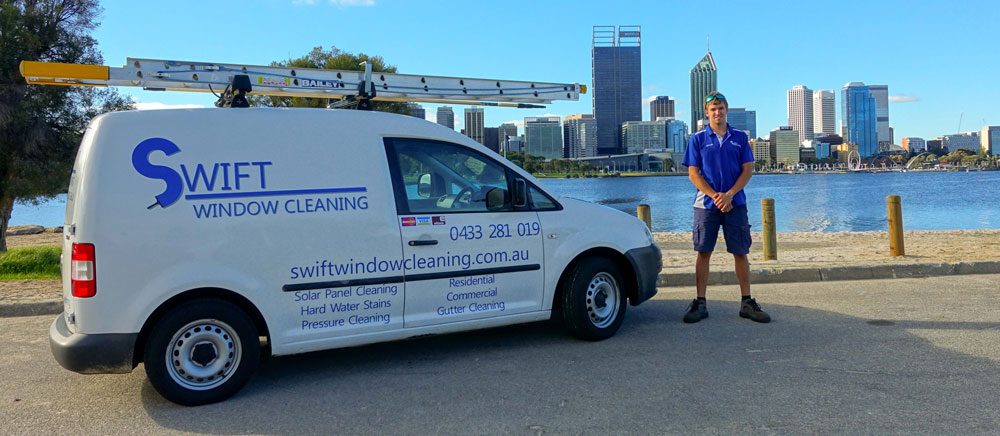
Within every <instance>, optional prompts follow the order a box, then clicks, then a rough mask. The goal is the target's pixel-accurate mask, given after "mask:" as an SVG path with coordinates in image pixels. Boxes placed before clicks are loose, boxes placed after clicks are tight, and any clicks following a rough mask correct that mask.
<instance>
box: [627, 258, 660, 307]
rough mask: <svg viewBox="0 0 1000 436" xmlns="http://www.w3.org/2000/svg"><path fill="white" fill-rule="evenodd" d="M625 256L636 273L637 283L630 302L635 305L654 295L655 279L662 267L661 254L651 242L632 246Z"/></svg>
mask: <svg viewBox="0 0 1000 436" xmlns="http://www.w3.org/2000/svg"><path fill="white" fill-rule="evenodd" d="M625 257H626V258H627V259H628V261H629V263H631V264H632V269H633V270H635V274H636V281H637V282H638V284H639V289H638V291H637V292H636V296H635V298H633V299H632V302H631V303H632V305H633V306H635V305H638V304H639V303H642V302H643V301H646V300H648V299H650V298H653V296H654V295H656V280H657V279H658V278H659V276H660V270H661V269H662V268H663V255H662V253H661V252H660V246H658V245H656V244H651V245H649V246H646V247H642V248H633V249H631V250H629V251H626V252H625Z"/></svg>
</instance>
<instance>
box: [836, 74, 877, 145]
mask: <svg viewBox="0 0 1000 436" xmlns="http://www.w3.org/2000/svg"><path fill="white" fill-rule="evenodd" d="M840 93H841V96H840V103H841V109H840V113H841V117H840V133H841V136H843V137H844V142H850V143H852V144H856V145H857V146H858V154H860V155H861V157H863V158H864V157H872V156H874V155H876V154H878V128H877V124H876V123H877V115H876V113H877V112H876V107H875V98H874V97H872V93H871V90H869V89H868V86H866V85H865V84H864V83H862V82H850V83H848V84H846V85H844V87H843V88H842V89H841V91H840Z"/></svg>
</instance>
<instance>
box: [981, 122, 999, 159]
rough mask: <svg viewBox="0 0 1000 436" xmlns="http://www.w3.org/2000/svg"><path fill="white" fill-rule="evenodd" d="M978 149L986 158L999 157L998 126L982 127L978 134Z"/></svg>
mask: <svg viewBox="0 0 1000 436" xmlns="http://www.w3.org/2000/svg"><path fill="white" fill-rule="evenodd" d="M979 148H980V150H982V151H983V153H986V155H987V156H1000V126H983V131H982V132H980V134H979Z"/></svg>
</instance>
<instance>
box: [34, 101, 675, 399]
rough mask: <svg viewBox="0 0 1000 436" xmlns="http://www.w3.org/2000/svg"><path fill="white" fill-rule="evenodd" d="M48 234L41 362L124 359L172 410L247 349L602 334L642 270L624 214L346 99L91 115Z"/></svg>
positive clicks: (632, 294)
mask: <svg viewBox="0 0 1000 436" xmlns="http://www.w3.org/2000/svg"><path fill="white" fill-rule="evenodd" d="M64 236H65V238H64V241H63V253H64V256H63V261H62V262H63V263H62V271H63V291H64V299H65V308H64V310H65V311H64V313H63V314H62V315H60V316H59V317H58V318H57V319H56V320H55V322H54V323H53V324H52V327H51V329H50V342H51V346H52V353H53V354H54V355H55V358H56V360H57V361H59V363H60V364H61V365H62V366H63V367H65V368H67V369H69V370H72V371H77V372H81V373H127V372H130V371H131V370H132V369H134V368H135V367H136V365H137V364H138V363H139V362H144V363H145V368H146V374H147V376H148V378H149V380H150V382H151V383H152V385H153V386H154V387H155V388H156V389H157V391H159V392H160V393H161V394H162V395H163V396H164V397H165V398H167V399H168V400H170V401H173V402H176V403H179V404H184V405H198V404H205V403H211V402H216V401H220V400H223V399H225V398H227V397H229V396H230V395H232V394H234V393H235V392H236V391H238V390H239V389H240V388H241V387H242V386H243V385H244V384H245V383H246V382H247V380H248V379H249V378H250V376H251V374H252V373H253V372H254V370H255V368H256V367H257V364H258V362H259V359H260V357H261V355H262V353H269V354H271V355H287V354H295V353H305V352H310V351H315V350H324V349H330V348H337V347H347V346H354V345H360V344H369V343H373V342H382V341H390V340H398V339H404V338H409V337H413V336H421V335H427V334H435V333H447V332H455V331H462V330H471V329H479V328H488V327H496V326H502V325H508V324H515V323H524V322H532V321H539V320H545V319H548V318H550V317H551V316H553V314H556V315H557V316H559V317H561V318H562V320H564V321H565V324H566V326H567V327H568V329H569V330H570V331H571V332H572V333H573V334H575V335H576V336H578V337H580V338H584V339H588V340H600V339H604V338H607V337H609V336H611V335H613V334H614V333H615V332H616V331H617V330H618V328H619V326H620V325H621V323H622V320H623V319H624V316H625V306H626V303H631V304H632V305H637V304H639V303H641V302H643V301H645V300H647V299H649V298H650V297H652V296H653V295H654V294H655V293H656V279H657V275H658V274H659V271H660V267H661V257H660V250H659V248H658V247H657V245H656V244H654V242H653V238H652V235H651V234H650V232H649V230H648V229H647V228H646V226H645V225H644V224H643V223H642V222H641V221H639V220H638V219H636V218H635V217H632V216H629V215H628V214H625V213H622V212H619V211H616V210H613V209H609V208H606V207H603V206H598V205H594V204H590V203H587V202H583V201H579V200H574V199H571V198H565V197H560V196H558V195H556V194H554V193H552V192H549V191H547V190H546V189H544V188H542V187H541V186H540V185H539V184H538V182H537V181H536V180H535V179H534V178H532V177H531V176H530V175H529V174H527V173H525V172H524V171H522V170H521V169H520V168H518V167H517V166H515V165H513V164H511V163H510V162H509V161H507V160H506V159H504V158H502V157H500V156H498V155H497V154H496V153H494V152H493V151H490V150H489V149H487V148H486V147H484V146H482V145H480V144H478V143H476V142H474V141H472V140H471V139H470V138H468V137H466V136H464V135H460V134H458V133H456V132H455V131H453V130H451V129H448V128H445V127H442V126H439V125H437V124H434V123H430V122H427V121H424V120H420V119H417V118H413V117H407V116H402V115H394V114H387V113H379V112H367V111H350V110H325V109H214V108H213V109H191V110H157V111H132V112H117V113H110V114H105V115H102V116H100V117H97V118H96V119H95V120H94V121H93V122H92V123H91V124H90V126H89V128H88V129H87V132H86V134H85V135H84V139H83V142H82V144H81V146H80V151H79V154H78V156H77V158H76V163H75V166H74V170H73V175H72V178H71V181H70V186H69V195H68V196H67V205H66V223H65V226H64Z"/></svg>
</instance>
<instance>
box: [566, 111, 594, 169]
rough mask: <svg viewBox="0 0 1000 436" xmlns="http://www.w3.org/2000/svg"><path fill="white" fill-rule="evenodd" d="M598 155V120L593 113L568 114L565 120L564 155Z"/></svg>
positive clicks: (571, 156) (572, 156) (573, 156)
mask: <svg viewBox="0 0 1000 436" xmlns="http://www.w3.org/2000/svg"><path fill="white" fill-rule="evenodd" d="M594 156H597V120H595V119H594V116H593V115H591V114H575V115H567V116H566V118H565V119H564V120H563V157H567V158H580V157H594Z"/></svg>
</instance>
